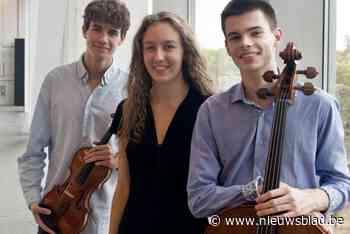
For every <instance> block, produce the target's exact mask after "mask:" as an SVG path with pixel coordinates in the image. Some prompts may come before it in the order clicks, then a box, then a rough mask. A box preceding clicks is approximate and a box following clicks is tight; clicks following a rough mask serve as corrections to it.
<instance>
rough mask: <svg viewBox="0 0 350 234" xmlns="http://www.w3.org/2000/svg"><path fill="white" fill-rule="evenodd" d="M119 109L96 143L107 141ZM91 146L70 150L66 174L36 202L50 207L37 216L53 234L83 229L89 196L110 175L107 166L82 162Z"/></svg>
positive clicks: (75, 231)
mask: <svg viewBox="0 0 350 234" xmlns="http://www.w3.org/2000/svg"><path fill="white" fill-rule="evenodd" d="M119 112H121V110H117V111H116V113H115V114H114V118H113V122H112V124H111V126H110V128H109V129H108V131H107V132H106V133H105V135H104V136H103V137H102V139H101V140H100V141H99V142H98V143H97V145H104V144H107V143H108V141H109V139H110V138H111V136H112V135H113V134H114V133H116V131H115V130H116V129H117V127H118V124H120V119H121V114H120V113H119ZM91 148H92V147H83V148H80V149H79V150H78V151H77V152H76V153H75V154H74V156H73V159H72V162H71V164H70V167H69V177H68V178H67V179H66V180H65V181H64V183H63V184H62V185H55V186H54V187H53V189H52V190H51V191H49V192H48V193H47V194H46V195H45V196H44V197H43V199H42V200H41V202H40V203H39V206H40V207H44V208H47V209H49V210H51V214H50V215H43V214H40V218H41V220H42V221H43V222H44V223H45V224H46V226H48V227H49V228H50V229H51V230H53V231H54V232H55V233H56V234H78V233H80V232H81V231H83V230H84V228H85V227H86V225H87V222H88V216H89V212H90V207H89V201H90V197H91V195H92V193H93V192H94V191H96V190H97V189H98V188H100V187H101V186H102V185H103V184H104V183H105V182H106V181H107V180H108V179H109V177H110V175H111V169H110V168H107V167H104V166H96V165H95V163H94V162H91V163H85V162H84V158H85V156H86V155H87V152H88V150H89V149H91Z"/></svg>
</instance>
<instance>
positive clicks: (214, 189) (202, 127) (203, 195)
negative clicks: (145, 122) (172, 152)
mask: <svg viewBox="0 0 350 234" xmlns="http://www.w3.org/2000/svg"><path fill="white" fill-rule="evenodd" d="M213 121H215V120H213ZM221 169H222V163H221V161H220V155H219V151H218V147H217V145H216V142H215V137H214V134H213V129H212V125H211V119H210V108H209V105H208V102H205V103H204V104H203V105H202V106H201V108H200V109H199V111H198V115H197V120H196V123H195V127H194V130H193V136H192V145H191V156H190V167H189V177H188V183H187V192H188V205H189V208H190V210H191V212H192V214H193V215H194V216H195V217H198V218H203V217H208V216H210V215H213V214H216V213H218V212H220V211H221V210H223V209H224V208H229V207H235V206H239V205H240V204H242V203H244V202H246V201H253V200H255V198H256V197H257V184H258V183H260V182H261V178H256V179H254V180H253V181H251V182H249V183H248V184H246V185H231V186H223V185H220V183H219V176H220V172H221Z"/></svg>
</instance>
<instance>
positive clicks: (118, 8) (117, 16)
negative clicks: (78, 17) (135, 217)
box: [83, 0, 130, 39]
mask: <svg viewBox="0 0 350 234" xmlns="http://www.w3.org/2000/svg"><path fill="white" fill-rule="evenodd" d="M83 17H84V24H83V30H84V31H87V30H88V29H89V26H90V23H91V21H94V22H100V23H109V24H111V25H112V26H113V27H115V28H118V29H120V31H121V32H120V33H121V38H123V39H124V38H125V36H126V32H127V31H128V29H129V27H130V13H129V10H128V8H127V7H126V5H125V3H123V2H121V1H119V0H95V1H92V2H90V3H89V4H88V5H87V6H86V8H85V10H84V16H83Z"/></svg>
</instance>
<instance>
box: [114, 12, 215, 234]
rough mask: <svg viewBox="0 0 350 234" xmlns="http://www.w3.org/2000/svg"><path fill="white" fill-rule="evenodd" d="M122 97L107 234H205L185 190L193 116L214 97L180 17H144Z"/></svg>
mask: <svg viewBox="0 0 350 234" xmlns="http://www.w3.org/2000/svg"><path fill="white" fill-rule="evenodd" d="M127 91H128V99H126V100H125V101H124V102H122V104H120V105H119V107H118V108H119V113H122V119H123V120H122V125H121V129H120V131H119V132H120V134H119V135H120V146H121V147H120V148H121V149H120V150H121V151H120V152H121V154H120V160H119V181H118V185H117V189H116V192H115V195H114V199H113V206H112V216H111V221H110V223H111V227H110V233H113V234H114V233H117V230H119V232H118V233H119V234H157V233H162V234H164V233H166V234H171V233H174V234H175V233H179V234H180V233H181V234H183V233H189V234H196V233H198V234H199V233H203V224H204V222H203V220H198V219H195V218H194V217H193V216H192V214H191V213H190V211H189V209H188V205H187V193H186V183H187V176H188V166H189V156H190V145H191V137H192V130H193V126H194V122H195V120H196V114H197V111H198V108H199V106H200V105H201V104H202V103H203V101H204V100H205V98H206V97H208V96H209V95H210V94H211V93H212V91H211V88H210V81H209V79H208V76H207V72H206V65H205V61H204V58H203V57H202V56H201V55H200V53H199V50H198V47H197V45H196V42H195V40H194V35H193V32H192V30H191V29H190V27H189V26H188V25H187V24H186V23H185V22H184V21H183V20H182V19H181V18H179V17H178V16H176V15H175V14H172V13H169V12H160V13H158V14H154V15H149V16H147V17H145V19H144V20H143V22H142V25H141V26H140V28H139V30H138V32H137V33H136V36H135V38H134V42H133V51H132V61H131V65H130V74H129V80H128V87H127ZM121 110H122V111H121Z"/></svg>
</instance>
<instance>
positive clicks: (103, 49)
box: [83, 21, 123, 62]
mask: <svg viewBox="0 0 350 234" xmlns="http://www.w3.org/2000/svg"><path fill="white" fill-rule="evenodd" d="M83 34H84V38H85V39H86V56H89V57H91V58H94V60H97V61H108V62H110V61H112V58H113V53H114V51H115V49H116V48H117V47H118V46H119V45H120V44H121V43H122V41H123V40H122V38H121V35H120V30H119V29H116V28H113V27H112V25H110V24H108V23H98V22H93V21H92V22H91V23H90V25H89V28H88V29H87V30H84V29H83Z"/></svg>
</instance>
